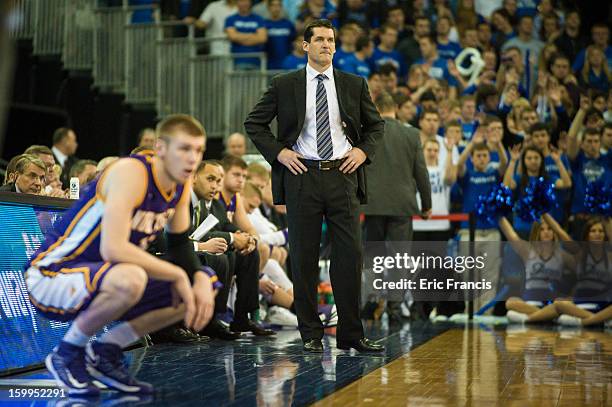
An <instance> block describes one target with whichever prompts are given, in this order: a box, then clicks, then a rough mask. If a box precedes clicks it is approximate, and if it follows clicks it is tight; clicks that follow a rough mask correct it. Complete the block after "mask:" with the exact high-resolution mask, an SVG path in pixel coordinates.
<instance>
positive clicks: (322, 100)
mask: <svg viewBox="0 0 612 407" xmlns="http://www.w3.org/2000/svg"><path fill="white" fill-rule="evenodd" d="M325 79H327V76H325V75H323V74H319V75H317V80H318V83H317V103H316V108H317V118H316V123H317V152H318V153H319V157H321V159H322V160H329V159H330V158H332V155H333V154H334V146H333V144H332V137H331V128H330V127H329V111H328V109H327V93H326V92H325V85H324V84H323V81H324V80H325Z"/></svg>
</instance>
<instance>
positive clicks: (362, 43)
mask: <svg viewBox="0 0 612 407" xmlns="http://www.w3.org/2000/svg"><path fill="white" fill-rule="evenodd" d="M370 41H371V40H370V37H368V36H367V35H362V36H361V37H359V38H357V41H356V42H355V51H357V52H359V51H361V50H363V49H364V48H367V47H368V46H369V45H370Z"/></svg>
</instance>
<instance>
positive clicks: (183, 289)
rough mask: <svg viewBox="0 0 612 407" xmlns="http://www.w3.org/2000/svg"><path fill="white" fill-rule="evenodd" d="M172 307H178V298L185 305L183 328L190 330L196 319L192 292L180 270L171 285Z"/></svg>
mask: <svg viewBox="0 0 612 407" xmlns="http://www.w3.org/2000/svg"><path fill="white" fill-rule="evenodd" d="M172 291H173V298H174V301H173V302H174V305H175V306H176V305H178V304H177V302H176V299H178V298H180V299H181V300H182V301H183V304H185V327H186V328H192V327H193V325H194V322H195V318H196V305H195V299H194V297H193V291H192V289H191V284H190V283H189V278H188V277H187V273H185V272H184V271H183V270H182V269H180V275H179V276H178V277H177V278H176V280H174V283H173V284H172Z"/></svg>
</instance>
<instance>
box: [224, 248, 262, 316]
mask: <svg viewBox="0 0 612 407" xmlns="http://www.w3.org/2000/svg"><path fill="white" fill-rule="evenodd" d="M228 260H229V269H230V273H231V274H232V275H233V276H236V289H237V292H236V303H235V304H234V321H235V322H244V321H246V320H248V319H249V313H252V312H254V311H255V310H256V309H257V308H259V252H258V251H257V250H253V251H252V252H251V253H249V254H247V255H242V254H239V253H236V252H230V253H229V254H228ZM230 281H231V278H230ZM225 301H226V302H227V297H226V299H225Z"/></svg>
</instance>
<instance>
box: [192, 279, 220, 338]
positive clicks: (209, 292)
mask: <svg viewBox="0 0 612 407" xmlns="http://www.w3.org/2000/svg"><path fill="white" fill-rule="evenodd" d="M193 279H194V282H193V297H194V299H195V320H194V323H193V329H194V330H195V331H196V332H199V331H201V330H202V329H204V327H205V326H206V324H208V321H210V319H211V318H212V316H213V311H214V309H215V294H216V292H215V291H214V290H213V288H212V283H211V282H210V277H208V276H207V275H206V274H204V273H203V272H197V273H195V275H194V277H193Z"/></svg>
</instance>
